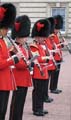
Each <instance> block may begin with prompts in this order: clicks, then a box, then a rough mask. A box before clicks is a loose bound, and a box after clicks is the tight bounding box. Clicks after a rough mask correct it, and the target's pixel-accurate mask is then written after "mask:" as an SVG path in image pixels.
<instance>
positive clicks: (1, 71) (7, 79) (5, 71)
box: [0, 38, 16, 90]
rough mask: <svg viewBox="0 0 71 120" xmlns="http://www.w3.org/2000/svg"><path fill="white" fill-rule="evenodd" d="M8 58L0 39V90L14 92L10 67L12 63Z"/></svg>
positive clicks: (5, 48)
mask: <svg viewBox="0 0 71 120" xmlns="http://www.w3.org/2000/svg"><path fill="white" fill-rule="evenodd" d="M8 58H9V55H8V49H7V46H6V44H5V42H4V40H3V39H1V38H0V90H14V89H15V87H16V86H15V81H14V77H13V74H12V71H11V68H10V66H11V65H14V63H13V61H12V60H10V61H7V59H8Z"/></svg>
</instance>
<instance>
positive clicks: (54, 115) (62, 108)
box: [6, 52, 71, 120]
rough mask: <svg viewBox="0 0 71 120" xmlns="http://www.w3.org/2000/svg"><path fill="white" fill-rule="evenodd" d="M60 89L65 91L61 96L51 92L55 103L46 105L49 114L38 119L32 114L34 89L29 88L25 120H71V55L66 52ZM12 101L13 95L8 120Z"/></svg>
mask: <svg viewBox="0 0 71 120" xmlns="http://www.w3.org/2000/svg"><path fill="white" fill-rule="evenodd" d="M59 88H60V89H62V91H63V92H62V93H61V94H59V95H54V94H51V93H50V92H49V95H50V96H51V97H52V98H53V99H54V101H53V102H52V103H45V105H44V108H45V109H46V110H48V112H49V114H48V115H45V116H44V117H36V116H34V115H33V114H32V100H31V94H32V88H29V91H28V94H27V99H26V103H25V108H24V115H23V120H71V55H70V54H68V52H64V62H63V63H62V65H61V72H60V76H59ZM10 101H11V94H10V99H9V105H8V110H7V114H6V120H8V117H9V110H10Z"/></svg>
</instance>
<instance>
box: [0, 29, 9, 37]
mask: <svg viewBox="0 0 71 120" xmlns="http://www.w3.org/2000/svg"><path fill="white" fill-rule="evenodd" d="M7 32H8V29H6V28H2V29H0V35H1V36H2V37H5V36H6V35H7Z"/></svg>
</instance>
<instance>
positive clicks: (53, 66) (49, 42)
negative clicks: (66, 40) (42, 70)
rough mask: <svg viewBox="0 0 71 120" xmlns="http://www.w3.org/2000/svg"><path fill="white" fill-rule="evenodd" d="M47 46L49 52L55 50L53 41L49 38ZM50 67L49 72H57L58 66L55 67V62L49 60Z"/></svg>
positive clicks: (46, 42)
mask: <svg viewBox="0 0 71 120" xmlns="http://www.w3.org/2000/svg"><path fill="white" fill-rule="evenodd" d="M45 44H46V45H47V47H48V49H49V50H53V44H52V43H51V40H50V39H49V38H47V39H46V41H45ZM51 64H52V65H51ZM48 65H49V67H48V70H55V69H56V66H55V64H54V62H53V60H49V63H48ZM50 65H51V66H50Z"/></svg>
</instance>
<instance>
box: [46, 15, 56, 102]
mask: <svg viewBox="0 0 71 120" xmlns="http://www.w3.org/2000/svg"><path fill="white" fill-rule="evenodd" d="M47 20H49V22H50V25H51V27H50V35H49V36H48V38H47V39H45V42H44V43H45V46H46V48H47V49H46V52H47V54H49V55H50V56H52V60H49V62H48V72H49V80H50V81H51V79H52V72H53V71H54V70H56V61H55V59H54V56H53V54H54V51H55V50H54V45H53V41H52V40H53V39H52V33H53V32H54V28H55V23H54V19H53V17H50V18H47ZM45 96H46V97H45V100H44V102H47V103H48V102H52V101H53V99H52V98H50V97H48V87H47V91H46V92H45Z"/></svg>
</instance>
